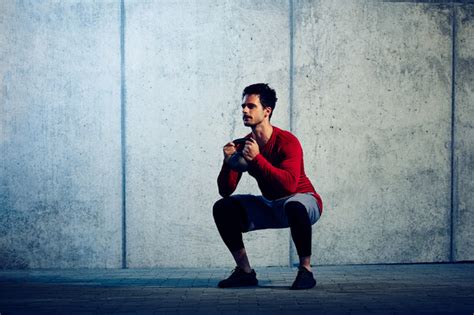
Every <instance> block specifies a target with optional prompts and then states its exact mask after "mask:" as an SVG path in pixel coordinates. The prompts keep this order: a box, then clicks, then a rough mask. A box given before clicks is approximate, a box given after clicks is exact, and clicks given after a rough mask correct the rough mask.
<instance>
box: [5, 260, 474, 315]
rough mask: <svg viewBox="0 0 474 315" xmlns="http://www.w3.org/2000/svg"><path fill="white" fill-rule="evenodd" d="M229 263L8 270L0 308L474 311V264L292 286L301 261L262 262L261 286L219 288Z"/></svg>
mask: <svg viewBox="0 0 474 315" xmlns="http://www.w3.org/2000/svg"><path fill="white" fill-rule="evenodd" d="M229 271H230V270H224V269H126V270H117V269H112V270H110V269H109V270H97V269H93V270H90V269H85V270H82V269H81V270H30V271H0V313H1V315H5V314H24V313H27V314H43V313H44V314H54V313H61V314H63V313H69V314H81V313H84V314H86V313H96V314H104V313H113V314H121V313H123V314H125V313H127V314H130V313H132V314H133V313H136V314H166V313H169V314H176V313H180V314H188V313H201V314H219V313H221V314H295V313H296V312H298V314H316V313H331V314H334V313H346V314H366V313H369V314H371V313H379V314H391V313H395V314H407V313H423V314H433V313H443V314H445V313H452V314H467V315H473V314H474V264H473V263H469V264H468V263H464V264H417V265H369V266H367V265H365V266H322V267H318V268H317V269H316V270H315V274H316V277H317V280H318V284H317V286H316V288H314V289H312V290H307V291H290V290H288V287H289V286H290V285H291V283H292V281H293V279H294V277H295V275H296V269H294V268H293V269H291V268H279V267H277V268H256V271H257V276H258V278H259V280H260V284H259V286H258V287H252V288H241V289H218V288H216V284H217V282H218V281H219V280H220V279H221V278H223V277H225V276H227V275H228V274H229Z"/></svg>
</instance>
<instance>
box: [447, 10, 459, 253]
mask: <svg viewBox="0 0 474 315" xmlns="http://www.w3.org/2000/svg"><path fill="white" fill-rule="evenodd" d="M451 23H452V26H451V28H452V36H451V37H452V46H451V54H452V56H451V148H450V149H451V196H450V197H451V205H450V206H451V213H450V224H451V226H450V244H449V261H450V262H453V261H454V251H455V249H454V246H455V244H454V227H455V225H454V215H455V213H454V212H455V208H456V202H455V196H456V191H455V187H456V174H455V172H456V162H455V132H456V123H455V120H456V111H455V110H456V31H457V30H456V10H455V6H454V4H451Z"/></svg>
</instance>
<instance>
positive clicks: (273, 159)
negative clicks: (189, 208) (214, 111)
mask: <svg viewBox="0 0 474 315" xmlns="http://www.w3.org/2000/svg"><path fill="white" fill-rule="evenodd" d="M242 98H243V103H242V115H243V117H242V118H243V122H244V125H245V126H247V127H250V128H251V129H252V132H251V133H250V134H248V135H247V136H246V139H247V140H246V141H245V144H244V145H241V146H242V147H238V146H237V145H236V144H235V143H233V142H229V143H227V144H226V145H225V146H224V149H223V151H224V163H223V165H222V169H221V171H220V173H219V177H218V179H217V182H218V187H219V194H220V195H221V196H222V197H223V198H222V199H220V200H219V201H217V202H216V203H215V204H214V207H213V215H214V220H215V222H216V225H217V229H218V230H219V234H220V235H221V237H222V239H223V241H224V243H225V244H226V246H227V247H228V249H229V250H230V252H231V254H232V256H233V258H234V260H235V262H236V264H237V267H236V268H235V269H234V271H233V273H232V274H231V275H230V276H229V278H227V279H225V280H222V281H220V282H219V284H218V286H219V287H221V288H227V287H239V286H254V285H257V284H258V280H257V277H256V273H255V271H254V270H253V269H252V268H251V267H250V263H249V260H248V257H247V253H246V251H245V247H244V244H243V241H242V232H249V231H254V230H260V229H269V228H287V227H290V230H291V235H292V238H293V241H294V243H295V246H296V250H297V252H298V256H299V260H300V265H299V268H298V274H297V276H296V279H295V281H294V282H293V285H292V286H291V289H310V288H312V287H314V286H315V285H316V280H315V279H314V277H313V274H312V272H311V265H310V258H311V226H312V225H313V224H314V223H316V221H317V220H318V219H319V217H320V215H321V212H322V201H321V197H320V196H319V195H318V194H317V193H316V191H315V190H314V188H313V185H312V184H311V182H310V181H309V179H308V177H306V174H305V171H304V164H303V151H302V148H301V144H300V143H299V141H298V139H297V138H296V137H295V136H294V135H292V134H291V133H290V132H288V131H284V130H282V129H279V128H277V127H275V126H272V125H271V123H270V118H271V116H272V114H273V110H274V109H275V104H276V101H277V98H276V93H275V91H274V90H273V89H272V88H270V87H269V86H268V85H267V84H264V83H258V84H253V85H250V86H248V87H246V88H245V89H244V91H243V93H242ZM237 150H239V151H240V150H241V152H242V155H243V157H244V158H245V160H246V161H247V164H248V169H247V170H248V173H249V174H250V175H251V176H253V177H254V178H255V179H256V180H257V183H258V186H259V188H260V190H261V192H262V195H263V196H254V195H232V193H233V192H234V191H235V189H236V187H237V184H238V182H239V180H240V178H241V177H242V172H239V171H236V170H234V169H232V168H231V167H230V165H229V160H230V159H231V156H232V155H233V154H234V153H235V152H236V151H237Z"/></svg>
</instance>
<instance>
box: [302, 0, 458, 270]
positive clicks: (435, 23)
mask: <svg viewBox="0 0 474 315" xmlns="http://www.w3.org/2000/svg"><path fill="white" fill-rule="evenodd" d="M297 3H298V5H297V9H296V12H295V16H296V19H295V20H296V37H295V47H296V57H295V58H296V59H295V69H296V70H295V71H296V75H295V104H294V105H295V111H296V115H297V116H296V117H297V118H296V123H295V129H294V131H295V133H296V134H297V135H298V136H299V137H300V138H301V139H302V141H303V143H304V144H305V147H306V156H305V158H306V160H307V162H306V165H307V167H308V174H309V175H310V176H311V177H312V178H314V179H315V180H316V184H317V186H318V187H321V194H322V196H323V197H325V200H326V212H325V214H324V216H323V218H322V220H321V221H320V222H319V224H318V225H317V226H316V232H315V233H314V237H313V244H314V246H313V248H314V251H315V254H316V257H317V260H318V261H319V262H321V263H333V262H336V261H337V262H340V263H377V262H386V263H392V262H422V261H447V260H448V259H449V252H450V233H449V225H450V193H451V185H450V180H451V178H450V146H449V143H450V140H451V51H452V49H451V46H452V45H451V23H450V12H451V11H450V9H449V8H445V7H440V6H432V5H427V4H410V3H396V4H389V3H374V2H367V3H364V4H360V3H359V2H355V1H354V2H350V3H347V4H345V5H342V2H338V1H333V2H328V1H317V2H313V1H312V2H303V1H302V2H297Z"/></svg>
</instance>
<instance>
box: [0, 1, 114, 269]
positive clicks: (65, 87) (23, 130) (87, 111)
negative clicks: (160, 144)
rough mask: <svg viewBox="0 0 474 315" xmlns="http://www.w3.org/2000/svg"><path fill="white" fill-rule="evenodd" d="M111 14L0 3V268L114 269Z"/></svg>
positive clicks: (73, 5) (101, 9) (97, 7)
mask: <svg viewBox="0 0 474 315" xmlns="http://www.w3.org/2000/svg"><path fill="white" fill-rule="evenodd" d="M119 8H120V7H119V5H118V4H117V2H116V1H109V2H104V1H98V2H87V3H80V2H70V1H68V2H58V1H56V2H46V1H1V2H0V152H1V153H0V163H1V164H0V268H57V267H58V268H62V267H64V268H75V267H119V266H120V265H121V250H120V246H121V223H120V222H121V210H120V200H121V199H120V191H121V182H120V179H121V169H120V58H119V56H120V54H119V53H120V50H119V39H120V37H119V13H120V11H119Z"/></svg>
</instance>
